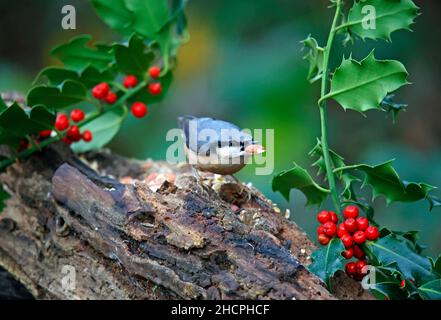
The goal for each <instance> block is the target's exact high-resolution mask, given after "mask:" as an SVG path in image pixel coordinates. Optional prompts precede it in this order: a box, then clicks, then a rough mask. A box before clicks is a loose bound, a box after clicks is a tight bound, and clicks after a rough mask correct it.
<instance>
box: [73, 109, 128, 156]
mask: <svg viewBox="0 0 441 320" xmlns="http://www.w3.org/2000/svg"><path fill="white" fill-rule="evenodd" d="M126 116H127V109H126V107H124V106H122V105H121V106H115V107H112V109H111V110H108V111H107V112H106V113H104V114H103V115H101V116H100V117H99V118H97V119H95V120H93V121H91V122H89V123H88V124H86V125H85V126H84V127H82V128H81V130H82V131H84V130H90V131H91V132H92V135H93V140H92V141H91V142H84V141H80V142H78V143H75V144H73V145H72V149H73V150H74V151H75V152H86V151H90V150H97V149H100V148H102V147H103V146H105V145H106V144H107V143H109V142H110V141H111V140H112V139H113V137H115V135H116V134H117V133H118V131H119V129H120V128H121V125H122V123H123V122H124V119H125V118H126Z"/></svg>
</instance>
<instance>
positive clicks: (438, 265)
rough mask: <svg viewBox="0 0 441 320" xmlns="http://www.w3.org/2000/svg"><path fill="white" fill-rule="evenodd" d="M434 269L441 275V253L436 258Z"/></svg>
mask: <svg viewBox="0 0 441 320" xmlns="http://www.w3.org/2000/svg"><path fill="white" fill-rule="evenodd" d="M433 271H434V272H436V273H438V274H439V275H441V255H440V256H439V257H438V259H436V261H435V264H434V265H433Z"/></svg>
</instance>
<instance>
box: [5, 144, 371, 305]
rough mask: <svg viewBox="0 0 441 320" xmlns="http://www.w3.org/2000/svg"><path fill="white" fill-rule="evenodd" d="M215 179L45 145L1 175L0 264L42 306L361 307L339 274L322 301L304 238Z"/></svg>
mask: <svg viewBox="0 0 441 320" xmlns="http://www.w3.org/2000/svg"><path fill="white" fill-rule="evenodd" d="M164 177H165V178H164ZM216 179H217V178H216V177H213V176H211V177H206V181H207V183H208V185H205V184H201V182H200V181H198V180H197V179H195V178H194V177H193V176H192V175H191V170H190V168H189V167H188V166H187V165H182V166H171V165H168V164H166V163H160V162H152V161H146V162H140V161H134V160H128V159H125V158H122V157H119V156H116V155H113V154H111V153H110V152H107V151H101V152H96V153H89V154H86V155H85V156H84V157H83V159H82V160H80V159H79V158H77V157H76V156H74V155H73V154H72V153H71V152H70V150H69V149H68V148H67V147H65V146H64V145H61V144H60V145H56V146H53V147H50V148H48V149H47V150H45V151H44V152H41V153H39V154H37V155H34V156H32V157H31V158H30V159H28V160H26V161H24V162H22V163H17V164H15V165H13V166H11V167H10V168H8V170H7V172H5V173H3V174H1V175H0V182H1V183H3V185H5V186H6V188H7V189H8V191H9V192H10V193H11V198H10V199H9V200H8V202H7V208H6V209H5V211H4V212H3V213H2V215H1V216H0V265H1V266H3V267H4V268H5V269H6V270H8V271H9V272H10V273H11V274H12V275H14V277H15V278H16V279H18V280H19V281H20V282H21V283H23V284H24V285H25V286H26V287H27V288H28V289H29V290H30V292H31V293H32V295H33V296H34V297H36V298H43V299H50V298H57V299H112V298H117V299H334V298H336V297H337V298H347V299H351V298H369V295H368V294H367V293H365V292H364V291H363V290H362V289H361V288H360V286H359V285H358V284H357V283H355V282H354V281H352V280H350V279H349V278H346V277H345V276H344V275H343V274H341V275H339V277H337V283H335V284H334V288H336V293H335V295H332V294H330V293H329V292H328V291H327V290H326V289H325V287H324V286H323V284H322V283H321V282H320V281H319V279H317V278H316V277H315V276H314V275H312V274H310V273H309V272H308V271H307V270H306V268H305V265H307V264H308V263H309V262H310V257H309V255H310V253H311V251H312V250H314V249H315V248H314V245H313V244H312V243H311V241H310V240H309V239H308V238H307V236H306V234H305V233H304V232H303V231H302V230H301V229H300V228H299V227H297V225H295V224H294V223H293V222H291V221H289V220H288V219H286V218H285V217H284V216H283V215H281V214H280V213H277V212H275V210H274V206H273V205H272V204H271V202H270V201H269V200H267V199H266V198H265V197H264V196H263V195H262V194H260V193H259V192H258V191H257V190H256V189H255V188H253V187H249V186H244V185H242V184H238V183H236V182H235V181H222V180H216ZM72 270H74V272H73V274H74V275H75V278H74V282H73V283H74V284H75V286H73V287H72V286H66V283H65V282H64V281H65V279H66V276H67V275H69V276H71V275H72ZM69 272H70V273H69ZM69 279H71V278H69ZM71 284H72V283H71Z"/></svg>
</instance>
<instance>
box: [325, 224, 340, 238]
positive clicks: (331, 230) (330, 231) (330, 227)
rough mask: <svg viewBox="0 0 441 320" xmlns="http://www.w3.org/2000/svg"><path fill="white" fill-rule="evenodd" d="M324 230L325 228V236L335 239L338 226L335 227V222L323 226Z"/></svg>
mask: <svg viewBox="0 0 441 320" xmlns="http://www.w3.org/2000/svg"><path fill="white" fill-rule="evenodd" d="M323 228H324V231H325V234H326V235H327V236H328V237H333V236H335V233H336V232H337V226H336V225H335V223H334V222H330V221H329V222H326V223H325V224H324V225H323Z"/></svg>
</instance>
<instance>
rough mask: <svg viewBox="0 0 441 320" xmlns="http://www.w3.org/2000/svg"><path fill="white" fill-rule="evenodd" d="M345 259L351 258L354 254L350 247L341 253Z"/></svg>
mask: <svg viewBox="0 0 441 320" xmlns="http://www.w3.org/2000/svg"><path fill="white" fill-rule="evenodd" d="M341 255H342V256H343V257H345V258H346V259H351V258H352V257H353V256H354V250H353V249H352V248H349V249H347V250H346V251H343V252H342V253H341Z"/></svg>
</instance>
